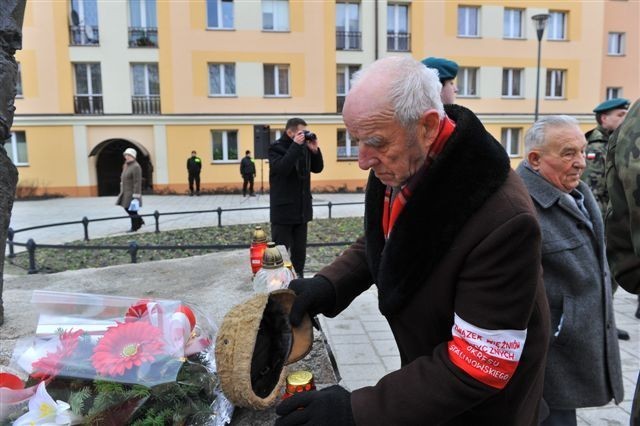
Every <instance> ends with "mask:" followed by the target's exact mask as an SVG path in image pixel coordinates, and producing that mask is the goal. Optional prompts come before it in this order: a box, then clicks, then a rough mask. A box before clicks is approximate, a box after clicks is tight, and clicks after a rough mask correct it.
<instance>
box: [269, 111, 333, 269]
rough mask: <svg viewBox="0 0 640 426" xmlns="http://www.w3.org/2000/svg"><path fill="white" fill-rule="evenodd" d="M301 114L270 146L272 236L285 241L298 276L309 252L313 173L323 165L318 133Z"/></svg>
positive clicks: (274, 240)
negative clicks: (311, 129) (316, 133)
mask: <svg viewBox="0 0 640 426" xmlns="http://www.w3.org/2000/svg"><path fill="white" fill-rule="evenodd" d="M306 127H307V123H306V122H305V121H304V120H303V119H301V118H291V119H289V120H288V121H287V125H286V128H285V133H284V134H283V135H282V136H281V137H280V139H278V140H276V141H275V142H274V143H272V144H271V146H270V147H269V199H270V217H271V239H272V240H273V242H275V243H276V244H284V245H285V246H286V247H287V249H288V250H289V253H290V255H291V263H292V264H293V268H294V269H295V271H296V274H297V275H298V277H302V274H303V271H304V263H305V257H306V255H307V223H308V222H309V221H311V219H312V218H313V207H312V206H311V173H320V172H321V171H322V169H323V168H324V162H323V160H322V153H321V152H320V148H319V147H318V138H317V137H316V135H315V134H314V133H312V132H310V131H308V130H307V129H306Z"/></svg>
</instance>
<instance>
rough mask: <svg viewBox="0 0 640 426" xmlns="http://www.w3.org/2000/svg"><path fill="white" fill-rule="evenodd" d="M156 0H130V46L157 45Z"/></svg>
mask: <svg viewBox="0 0 640 426" xmlns="http://www.w3.org/2000/svg"><path fill="white" fill-rule="evenodd" d="M156 15H157V14H156V0H129V47H157V46H158V19H157V16H156Z"/></svg>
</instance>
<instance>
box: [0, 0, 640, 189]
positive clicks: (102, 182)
mask: <svg viewBox="0 0 640 426" xmlns="http://www.w3.org/2000/svg"><path fill="white" fill-rule="evenodd" d="M514 5H517V6H514ZM539 13H548V14H549V20H548V24H547V28H546V30H545V34H544V38H543V40H542V42H541V49H542V50H541V51H542V55H541V67H540V92H539V99H540V100H539V110H540V114H552V113H564V114H569V115H573V116H575V117H577V118H578V119H579V120H580V122H581V125H582V126H583V127H584V129H585V130H587V129H589V128H591V127H594V126H595V121H594V119H593V114H592V113H591V110H592V109H593V107H594V106H595V105H597V104H598V103H599V102H601V101H602V100H604V99H606V98H608V97H609V98H610V97H616V96H617V97H620V96H624V97H627V98H630V99H636V98H638V97H639V96H640V45H639V44H640V35H639V34H640V30H639V29H638V26H637V25H636V24H637V22H640V4H639V3H638V2H635V1H621V0H604V1H599V2H576V1H556V2H553V3H549V2H540V1H520V2H517V3H516V2H508V1H476V2H467V1H446V2H423V1H413V2H412V1H403V0H397V1H393V2H392V1H382V0H374V1H370V0H362V1H360V2H357V1H350V0H348V1H347V0H345V1H320V2H318V1H288V0H260V1H259V0H190V1H156V0H119V1H103V0H64V1H63V0H41V1H37V2H28V3H27V9H26V15H25V21H24V28H23V30H24V40H23V50H21V51H19V52H17V55H16V58H17V60H18V62H19V65H20V79H19V80H20V81H19V83H18V98H17V99H16V109H17V110H16V118H15V122H14V128H13V130H14V133H13V135H12V138H11V139H10V140H9V141H7V142H6V144H5V147H6V148H7V150H8V152H9V154H10V156H11V157H12V158H13V160H14V162H15V163H16V165H17V166H18V167H19V172H20V183H19V186H22V187H29V188H34V189H36V190H37V191H39V192H48V193H61V194H66V195H71V196H89V195H105V196H106V195H114V194H116V193H117V192H118V186H119V176H120V172H121V168H122V161H123V159H122V155H121V153H122V151H123V150H124V149H125V148H128V147H134V148H135V149H136V150H137V151H138V161H139V162H140V163H141V166H142V168H143V175H144V185H145V188H146V190H147V191H150V190H153V191H156V192H162V191H171V192H177V193H185V192H186V190H187V171H186V165H185V163H186V159H187V158H188V156H189V155H190V153H191V151H192V150H195V151H197V152H198V155H199V156H200V157H201V158H202V160H203V168H202V175H201V176H202V186H203V189H204V190H207V189H217V190H225V189H236V188H238V187H239V186H240V185H241V182H242V180H241V177H240V173H239V162H240V160H241V158H242V157H243V156H244V152H245V151H246V150H251V151H252V152H254V151H256V148H260V147H259V146H257V145H256V139H258V140H259V141H260V140H263V139H260V138H256V129H260V128H262V129H263V128H264V126H269V130H270V139H271V140H273V139H275V138H276V137H277V136H278V135H279V134H280V132H281V131H282V129H283V127H284V123H285V122H286V120H287V119H288V118H290V117H293V116H299V117H302V118H304V119H305V120H306V121H307V122H308V123H309V128H310V129H311V130H313V131H314V132H315V133H316V134H317V135H318V138H319V141H320V146H321V149H322V151H323V154H324V157H325V170H324V171H323V173H321V174H319V175H314V177H313V179H312V185H313V186H314V188H315V189H317V190H320V189H327V190H341V189H345V188H346V189H350V190H352V189H357V188H362V187H363V186H364V184H365V181H366V176H367V173H366V172H364V171H362V170H360V169H359V168H358V165H357V154H358V147H357V145H356V144H351V142H350V140H349V136H348V134H347V133H346V131H345V129H344V124H343V122H342V118H341V115H340V112H341V109H342V104H343V103H344V97H345V95H346V94H347V93H348V91H349V82H350V78H351V76H352V75H353V73H355V72H356V71H357V70H359V69H360V68H361V67H362V66H365V65H367V64H369V63H371V62H373V61H375V60H376V59H378V58H381V57H384V56H387V55H410V56H412V57H414V58H416V59H422V58H424V57H426V56H440V57H447V58H449V59H452V60H454V61H456V62H457V63H458V64H459V65H460V67H461V68H460V71H459V73H458V79H457V85H458V88H459V93H458V103H460V104H462V105H465V106H467V107H469V108H470V109H472V110H473V111H475V112H476V113H477V114H478V115H479V116H480V119H481V120H482V121H483V123H484V124H485V126H486V127H487V129H488V130H489V131H490V132H491V133H492V134H493V135H494V136H495V137H496V139H498V140H500V141H501V142H502V143H503V145H504V146H505V149H506V150H507V152H508V153H509V155H510V156H511V157H512V160H513V162H514V165H515V164H517V163H518V162H519V161H520V160H521V159H522V155H523V136H524V132H525V131H526V129H527V128H528V127H529V126H530V124H531V123H532V121H533V111H534V108H535V98H536V96H535V91H536V76H537V71H538V68H537V48H538V40H537V38H536V31H535V29H534V26H533V24H532V20H531V17H532V16H533V15H536V14H539ZM258 151H260V150H258ZM268 167H269V165H268V161H265V160H262V159H256V168H257V177H256V181H257V186H258V188H261V187H264V188H265V189H268Z"/></svg>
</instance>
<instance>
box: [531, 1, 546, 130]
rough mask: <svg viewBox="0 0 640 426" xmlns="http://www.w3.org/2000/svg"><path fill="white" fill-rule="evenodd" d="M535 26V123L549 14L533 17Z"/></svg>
mask: <svg viewBox="0 0 640 426" xmlns="http://www.w3.org/2000/svg"><path fill="white" fill-rule="evenodd" d="M531 19H532V20H533V25H535V27H536V33H537V34H538V74H537V78H536V112H535V115H534V119H533V121H534V122H536V121H538V102H539V100H540V53H541V51H542V34H544V28H545V27H546V26H547V20H548V19H549V14H548V13H539V14H537V15H533V16H532V17H531Z"/></svg>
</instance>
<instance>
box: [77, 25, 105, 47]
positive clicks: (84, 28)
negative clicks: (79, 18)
mask: <svg viewBox="0 0 640 426" xmlns="http://www.w3.org/2000/svg"><path fill="white" fill-rule="evenodd" d="M69 43H70V44H71V46H97V45H99V44H100V32H99V31H98V26H97V25H70V26H69Z"/></svg>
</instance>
